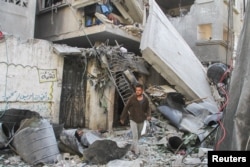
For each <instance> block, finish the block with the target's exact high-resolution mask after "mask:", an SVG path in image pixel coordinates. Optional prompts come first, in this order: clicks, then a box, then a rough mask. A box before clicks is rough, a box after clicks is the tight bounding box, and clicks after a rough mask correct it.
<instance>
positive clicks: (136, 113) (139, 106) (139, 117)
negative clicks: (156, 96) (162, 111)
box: [120, 94, 151, 123]
mask: <svg viewBox="0 0 250 167" xmlns="http://www.w3.org/2000/svg"><path fill="white" fill-rule="evenodd" d="M128 115H129V119H130V120H133V121H134V122H136V123H142V122H143V121H144V120H146V119H147V117H148V116H151V109H150V107H149V101H148V99H147V97H146V96H145V95H143V100H142V101H138V100H137V98H136V95H135V94H133V95H132V96H130V97H129V99H128V101H127V103H126V105H125V107H124V109H123V111H122V114H121V117H120V118H121V120H123V121H124V120H126V118H127V116H128Z"/></svg>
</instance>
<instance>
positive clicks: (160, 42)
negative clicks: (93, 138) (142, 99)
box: [0, 0, 244, 163]
mask: <svg viewBox="0 0 250 167" xmlns="http://www.w3.org/2000/svg"><path fill="white" fill-rule="evenodd" d="M233 2H234V4H232V1H226V0H224V1H214V0H195V1H194V0H190V1H189V0H187V1H181V0H180V1H172V0H168V1H167V2H165V1H164V2H163V1H162V0H156V1H143V0H136V1H123V0H110V1H109V0H104V1H102V0H94V1H90V0H41V1H27V0H21V1H11V0H2V1H0V4H1V7H0V13H1V15H0V19H1V20H2V21H0V50H1V52H0V69H1V71H3V72H2V73H1V80H0V82H1V84H0V88H1V90H2V91H1V96H0V101H1V103H0V108H1V111H4V112H3V113H1V115H0V121H3V119H4V114H5V111H9V110H8V109H11V108H16V109H19V110H20V111H26V110H31V111H35V112H37V113H39V115H41V116H42V117H43V118H46V119H48V120H50V122H51V123H57V124H58V123H59V124H63V126H64V127H65V128H89V129H94V130H96V129H99V130H100V129H101V130H103V129H104V130H108V131H112V130H113V129H115V128H117V127H119V126H120V123H119V117H120V113H121V111H122V108H123V106H124V103H126V100H127V99H128V97H129V96H130V95H131V94H132V93H133V85H134V84H135V83H136V82H141V83H143V84H144V85H145V87H146V88H149V89H148V90H147V91H146V92H147V94H148V95H149V97H150V98H151V100H152V101H151V107H152V109H153V111H154V112H155V111H156V110H160V111H163V115H164V114H165V116H166V117H167V118H168V119H169V120H170V123H172V124H173V125H175V127H176V128H177V129H178V130H184V131H189V132H191V133H194V134H198V132H200V131H199V130H200V128H201V127H202V126H203V125H204V124H206V125H208V124H210V122H211V121H214V120H216V119H218V118H221V115H219V114H218V115H215V117H214V118H211V117H207V116H210V115H211V116H214V115H213V114H214V113H217V112H218V106H217V105H218V103H220V102H221V101H220V99H217V98H220V96H219V95H218V92H216V90H214V91H213V90H212V91H211V85H210V82H209V81H208V78H207V75H206V69H205V68H204V66H203V65H202V63H203V64H205V65H208V64H211V63H215V62H221V63H225V64H227V65H230V60H231V58H232V57H233V55H234V54H235V53H234V49H235V48H236V45H237V39H238V36H239V32H240V29H241V21H242V20H241V19H242V17H243V15H242V14H243V13H244V6H243V5H242V6H240V5H241V3H239V1H233ZM169 4H171V5H169ZM239 4H240V5H239ZM2 13H3V15H2ZM217 15H219V16H220V17H219V18H220V19H219V20H217V18H215V17H214V16H217ZM10 17H11V18H13V19H12V22H10V21H8V19H6V18H10ZM232 18H233V22H231V20H232ZM16 22H21V23H22V24H20V25H19V26H13V24H14V23H16ZM184 39H185V40H184ZM201 62H202V63H201ZM158 91H159V92H158ZM179 93H180V94H179ZM216 93H217V94H216ZM166 95H169V96H166ZM171 95H172V96H171ZM175 95H177V97H178V98H179V99H178V100H180V101H181V106H178V107H180V108H178V107H177V108H174V107H176V106H175V104H174V103H172V102H174V101H172V100H173V98H175V97H176V96H175ZM166 97H167V98H166ZM182 97H184V101H182V100H183V99H182ZM157 98H159V99H160V101H158V100H159V99H157ZM162 99H164V100H166V101H163V102H166V103H170V104H172V105H173V106H171V105H170V106H171V107H173V108H170V107H168V106H164V105H163V107H162V106H161V107H158V109H156V107H157V106H156V105H157V104H158V103H157V102H162V101H161V100H162ZM154 100H156V101H154ZM224 100H225V99H224ZM196 101H199V102H200V101H203V102H204V103H203V104H204V105H206V109H207V110H206V111H205V112H204V113H202V114H201V113H198V112H197V113H195V112H194V113H193V115H192V116H191V115H190V114H186V113H185V114H180V112H179V111H178V110H181V111H182V110H184V111H186V109H190V110H191V108H192V107H193V106H191V105H190V106H188V107H187V108H183V105H184V104H192V102H196ZM178 105H179V104H178ZM203 109H204V108H202V110H203ZM210 109H211V111H208V110H210ZM11 111H12V110H11ZM164 111H167V112H166V113H164ZM168 111H170V113H171V114H172V115H171V114H170V113H168ZM173 114H174V118H173V117H172V116H173ZM201 119H205V121H204V122H205V123H204V122H202V121H201ZM0 123H1V122H0ZM46 124H47V122H46ZM0 125H2V124H0ZM11 126H12V125H10V127H11ZM11 128H12V127H11ZM13 128H15V126H14V125H13ZM50 129H52V128H51V127H50ZM204 134H205V133H204ZM199 137H200V140H201V141H202V140H203V139H204V137H205V136H199ZM4 140H5V139H4ZM53 140H54V139H53ZM14 141H15V140H14ZM14 143H15V142H14ZM26 144H27V143H26ZM16 147H18V142H17V143H16ZM56 147H57V146H56ZM175 149H176V148H175ZM118 150H119V149H118ZM126 150H127V149H126ZM177 150H178V149H177ZM20 152H22V151H20ZM56 154H58V150H56ZM22 156H23V157H25V155H22ZM119 157H120V156H119ZM29 158H30V157H29ZM53 158H54V157H53ZM32 163H33V162H32Z"/></svg>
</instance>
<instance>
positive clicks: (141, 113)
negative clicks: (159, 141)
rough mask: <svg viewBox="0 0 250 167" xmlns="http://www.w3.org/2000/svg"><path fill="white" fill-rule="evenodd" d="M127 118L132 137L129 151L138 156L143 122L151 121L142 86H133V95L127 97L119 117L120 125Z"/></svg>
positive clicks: (147, 102)
mask: <svg viewBox="0 0 250 167" xmlns="http://www.w3.org/2000/svg"><path fill="white" fill-rule="evenodd" d="M128 116H129V120H130V128H131V131H132V135H133V143H132V149H131V151H132V152H134V153H135V154H136V156H139V146H138V141H139V139H140V137H141V131H142V128H143V125H144V121H145V120H150V119H151V109H150V107H149V101H148V99H147V97H146V96H145V95H144V94H143V85H141V84H139V83H138V84H136V85H135V94H133V95H131V97H129V99H128V101H127V103H126V105H125V107H124V109H123V111H122V114H121V117H120V122H121V124H124V121H125V120H126V118H127V117H128Z"/></svg>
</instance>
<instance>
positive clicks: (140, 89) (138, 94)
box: [135, 87, 143, 96]
mask: <svg viewBox="0 0 250 167" xmlns="http://www.w3.org/2000/svg"><path fill="white" fill-rule="evenodd" d="M142 93H143V90H142V88H140V87H136V88H135V94H136V96H141V95H142Z"/></svg>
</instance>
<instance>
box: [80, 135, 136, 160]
mask: <svg viewBox="0 0 250 167" xmlns="http://www.w3.org/2000/svg"><path fill="white" fill-rule="evenodd" d="M130 146H131V145H130V144H127V145H126V146H125V147H124V148H120V147H118V145H117V143H116V142H115V141H112V140H97V141H95V142H94V143H93V144H91V145H90V146H89V147H88V148H87V149H86V150H85V151H84V152H83V158H82V159H83V161H84V162H87V163H88V164H107V163H108V162H109V161H111V160H115V159H120V158H122V157H123V156H124V155H125V154H126V153H127V151H128V150H129V149H130Z"/></svg>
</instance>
